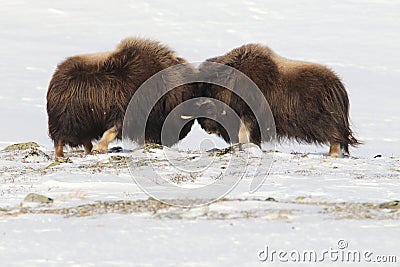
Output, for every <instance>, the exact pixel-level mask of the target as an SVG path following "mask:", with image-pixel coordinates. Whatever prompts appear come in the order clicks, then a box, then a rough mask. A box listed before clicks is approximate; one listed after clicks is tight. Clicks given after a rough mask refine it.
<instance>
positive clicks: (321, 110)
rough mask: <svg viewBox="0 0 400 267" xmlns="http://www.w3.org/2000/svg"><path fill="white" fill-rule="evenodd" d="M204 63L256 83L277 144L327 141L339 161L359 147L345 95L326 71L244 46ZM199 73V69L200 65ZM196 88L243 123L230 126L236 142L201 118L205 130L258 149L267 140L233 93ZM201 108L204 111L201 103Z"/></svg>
mask: <svg viewBox="0 0 400 267" xmlns="http://www.w3.org/2000/svg"><path fill="white" fill-rule="evenodd" d="M207 61H209V62H216V63H220V64H224V65H228V66H230V67H233V68H235V69H237V70H239V71H241V72H242V73H244V74H245V75H247V76H248V77H249V78H250V79H251V80H253V81H254V83H255V84H256V85H257V86H258V87H259V89H260V90H261V91H262V93H263V95H264V97H265V98H266V100H267V101H268V103H269V105H270V108H271V111H272V113H273V116H274V119H275V125H276V135H277V139H278V141H279V140H282V139H294V140H296V141H298V142H304V143H316V144H328V143H329V144H330V151H329V155H330V156H334V157H340V156H341V155H342V153H341V151H343V152H345V153H347V154H348V152H349V149H348V147H349V145H353V146H355V145H357V144H359V142H358V141H357V140H356V139H355V138H354V137H353V134H352V131H351V129H350V124H349V99H348V95H347V92H346V90H345V88H344V86H343V84H342V82H341V81H340V79H339V78H338V76H337V75H335V73H333V72H332V71H331V70H329V69H328V68H326V67H324V66H321V65H318V64H313V63H307V62H301V61H294V60H289V59H285V58H283V57H280V56H278V55H277V54H275V53H274V52H273V51H272V50H271V49H269V48H268V47H266V46H262V45H258V44H248V45H244V46H241V47H239V48H236V49H233V50H232V51H230V52H228V53H227V54H225V55H223V56H220V57H215V58H211V59H208V60H207ZM200 71H203V70H202V65H201V66H200ZM205 71H207V70H205ZM198 90H199V93H198V94H199V95H201V96H203V97H210V98H216V99H217V100H220V101H222V102H224V103H226V104H227V105H229V106H230V107H231V108H232V109H233V110H234V111H235V112H236V113H237V114H238V116H239V117H240V119H241V121H240V122H239V121H238V122H233V124H235V125H236V128H237V133H238V136H237V137H235V138H236V140H230V138H229V136H228V135H227V132H226V131H225V130H224V129H222V128H221V127H220V125H219V124H218V123H217V122H216V121H214V120H211V119H199V124H200V125H201V127H202V128H203V129H205V130H206V131H208V132H212V133H217V134H219V135H220V136H222V137H223V138H224V139H225V140H226V141H227V142H229V141H234V142H235V141H239V142H243V141H244V142H246V141H247V142H252V143H255V144H258V145H260V143H261V142H262V141H268V140H261V134H260V129H259V127H258V125H257V122H256V119H255V117H254V114H253V113H252V111H251V110H250V109H249V107H247V106H246V104H245V103H244V102H243V101H242V100H241V99H240V98H239V97H238V96H237V95H235V94H233V93H232V92H231V91H229V90H227V89H226V88H222V87H220V86H217V85H213V84H201V85H200V87H199V89H198ZM199 105H200V108H203V107H202V106H203V105H202V103H200V104H199ZM206 108H212V107H209V106H208V107H206ZM214 112H215V113H216V114H221V113H226V111H217V110H215V111H214ZM220 116H222V115H220ZM243 136H246V138H243ZM246 139H247V140H246Z"/></svg>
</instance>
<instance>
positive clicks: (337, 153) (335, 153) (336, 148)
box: [328, 142, 342, 158]
mask: <svg viewBox="0 0 400 267" xmlns="http://www.w3.org/2000/svg"><path fill="white" fill-rule="evenodd" d="M340 148H341V146H340V144H338V143H333V142H331V146H330V149H329V153H328V156H329V157H333V158H341V157H342V152H341V149H340Z"/></svg>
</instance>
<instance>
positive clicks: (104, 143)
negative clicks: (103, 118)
mask: <svg viewBox="0 0 400 267" xmlns="http://www.w3.org/2000/svg"><path fill="white" fill-rule="evenodd" d="M117 135H118V129H117V127H116V126H113V127H112V128H110V129H108V130H107V131H105V132H104V133H103V136H102V137H101V139H100V141H99V142H98V143H97V144H96V145H95V146H94V147H93V151H96V152H98V153H107V151H108V144H109V143H110V142H111V141H112V140H114V139H115V138H116V137H117Z"/></svg>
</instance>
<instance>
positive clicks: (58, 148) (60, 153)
mask: <svg viewBox="0 0 400 267" xmlns="http://www.w3.org/2000/svg"><path fill="white" fill-rule="evenodd" d="M54 148H55V151H54V157H55V158H56V159H57V158H63V157H64V145H63V144H62V143H61V142H57V143H56V145H55V146H54Z"/></svg>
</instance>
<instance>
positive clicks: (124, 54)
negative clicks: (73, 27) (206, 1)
mask: <svg viewBox="0 0 400 267" xmlns="http://www.w3.org/2000/svg"><path fill="white" fill-rule="evenodd" d="M180 63H185V60H184V59H182V58H179V57H177V56H176V54H175V53H174V52H173V51H172V50H170V49H169V48H168V47H166V46H164V45H162V44H160V43H159V42H156V41H151V40H147V39H140V38H128V39H125V40H123V41H122V42H121V43H120V44H119V45H118V46H117V48H116V49H115V50H114V51H111V52H106V53H97V54H88V55H78V56H73V57H70V58H67V59H66V60H65V61H63V62H62V63H61V64H59V65H58V67H57V70H56V71H55V73H54V75H53V77H52V79H51V81H50V85H49V88H48V92H47V113H48V126H49V135H50V137H51V139H52V140H53V141H54V146H55V156H56V157H63V156H64V153H63V146H64V145H69V146H71V147H77V146H84V148H85V152H86V153H91V152H92V149H93V150H96V151H98V152H101V153H105V152H107V149H108V144H109V143H110V142H111V141H112V140H114V139H115V138H121V137H122V126H123V121H124V115H125V112H126V109H127V106H128V104H129V101H130V100H131V98H132V96H133V95H134V93H135V92H136V91H137V89H138V88H139V87H140V86H141V85H142V84H143V83H144V82H145V81H146V80H147V79H148V78H150V77H151V76H153V75H154V74H156V73H158V72H159V71H162V70H164V69H166V68H168V67H170V66H174V65H177V64H180ZM188 68H189V67H188ZM175 78H176V79H179V77H175ZM153 89H154V90H157V88H153ZM193 92H194V90H193V89H192V88H191V87H190V86H186V85H182V86H179V87H177V88H175V89H174V90H172V91H170V92H168V93H167V94H166V95H164V96H163V97H162V98H161V99H160V100H159V101H158V102H157V104H156V105H154V107H153V109H152V111H151V113H150V116H149V118H148V123H147V124H146V142H153V143H160V142H161V136H160V135H161V128H162V125H163V122H164V120H165V119H166V117H167V115H168V114H169V113H170V111H171V110H173V109H174V108H175V107H176V106H177V105H179V104H180V103H182V102H183V101H185V100H187V99H190V98H192V97H193ZM152 93H154V91H152V90H149V92H148V95H151V94H152ZM143 101H144V102H145V101H146V100H145V99H143ZM179 123H180V122H179ZM191 124H192V122H189V123H187V124H186V125H184V126H183V128H182V131H181V132H180V134H179V138H180V139H181V138H183V137H184V136H186V134H187V133H188V132H189V131H190V128H191ZM100 138H101V139H100ZM95 139H100V141H99V142H98V143H97V145H96V146H95V147H93V146H92V141H93V140H95ZM166 145H172V143H168V140H167V144H166Z"/></svg>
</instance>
